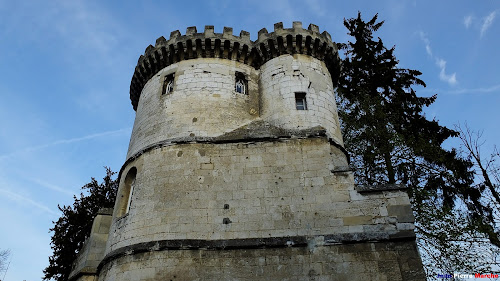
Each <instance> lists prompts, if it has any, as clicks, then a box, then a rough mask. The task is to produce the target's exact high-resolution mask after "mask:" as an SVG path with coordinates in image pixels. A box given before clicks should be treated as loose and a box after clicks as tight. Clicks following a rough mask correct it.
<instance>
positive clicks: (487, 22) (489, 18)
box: [481, 11, 497, 37]
mask: <svg viewBox="0 0 500 281" xmlns="http://www.w3.org/2000/svg"><path fill="white" fill-rule="evenodd" d="M496 14H497V11H493V12H491V13H490V14H489V15H488V16H486V17H484V19H483V25H482V26H481V37H483V35H484V33H485V32H486V30H488V28H490V26H491V24H492V23H493V20H494V19H495V16H496Z"/></svg>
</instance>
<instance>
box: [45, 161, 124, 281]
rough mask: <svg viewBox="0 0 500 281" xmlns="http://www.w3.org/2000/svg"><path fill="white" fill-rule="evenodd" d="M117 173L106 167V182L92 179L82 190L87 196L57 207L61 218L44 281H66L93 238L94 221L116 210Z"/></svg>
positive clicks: (53, 229)
mask: <svg viewBox="0 0 500 281" xmlns="http://www.w3.org/2000/svg"><path fill="white" fill-rule="evenodd" d="M114 174H115V173H114V172H112V171H111V169H109V168H107V167H106V176H105V177H104V178H103V182H101V183H98V182H97V181H96V179H95V178H92V179H91V181H90V183H87V184H86V185H84V186H83V187H82V190H84V191H85V192H86V193H87V194H84V193H80V197H79V198H77V197H76V196H74V199H75V202H74V203H73V206H62V207H61V206H58V208H59V210H60V211H61V212H62V216H61V217H60V218H59V219H58V220H57V221H56V222H53V223H54V227H53V228H51V229H50V231H53V233H54V234H53V236H52V238H51V248H52V250H53V254H52V256H50V257H49V266H47V268H45V269H44V271H43V272H44V274H45V276H44V278H43V279H44V280H49V279H51V278H53V279H55V280H57V281H65V280H67V279H68V276H69V274H70V272H71V266H72V263H73V261H74V260H75V259H76V256H77V254H78V252H79V251H80V249H81V248H82V246H83V243H84V242H85V239H87V237H88V236H89V235H90V230H91V229H92V223H93V221H94V217H95V216H96V215H97V212H98V210H99V209H100V208H113V206H114V202H115V198H116V192H117V190H118V182H117V179H112V177H113V175H114Z"/></svg>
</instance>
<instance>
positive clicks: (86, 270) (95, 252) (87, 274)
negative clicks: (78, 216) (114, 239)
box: [69, 209, 113, 281]
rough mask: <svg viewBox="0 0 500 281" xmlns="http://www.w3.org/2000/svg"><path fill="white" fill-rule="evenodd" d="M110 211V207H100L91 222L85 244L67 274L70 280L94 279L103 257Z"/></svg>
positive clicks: (85, 280)
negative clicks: (90, 228)
mask: <svg viewBox="0 0 500 281" xmlns="http://www.w3.org/2000/svg"><path fill="white" fill-rule="evenodd" d="M112 213H113V210H112V209H100V210H99V212H98V213H97V216H96V217H95V218H94V222H93V224H92V230H91V231H90V236H89V237H88V238H87V240H86V241H85V244H84V245H83V247H82V249H81V250H80V252H79V253H78V257H77V259H76V260H75V261H74V263H73V269H72V270H71V273H70V275H69V279H70V280H74V281H92V280H95V278H96V277H95V276H96V272H97V267H98V266H99V263H100V262H101V261H102V259H103V258H104V251H105V249H106V241H107V240H108V234H109V227H110V225H111V218H112V217H111V215H112Z"/></svg>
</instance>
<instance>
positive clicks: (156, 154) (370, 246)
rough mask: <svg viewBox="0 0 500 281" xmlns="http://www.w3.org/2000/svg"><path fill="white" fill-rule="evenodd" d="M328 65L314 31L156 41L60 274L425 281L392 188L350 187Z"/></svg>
mask: <svg viewBox="0 0 500 281" xmlns="http://www.w3.org/2000/svg"><path fill="white" fill-rule="evenodd" d="M339 71H340V60H339V57H338V53H337V48H336V45H335V43H333V42H332V39H331V37H330V34H328V33H327V32H326V31H325V32H323V33H320V32H319V28H318V27H317V26H315V25H312V24H311V25H309V28H308V29H303V28H302V24H301V23H300V22H294V23H293V27H292V28H289V29H285V28H283V24H282V23H277V24H275V25H274V32H271V33H269V32H267V30H266V29H262V30H261V31H259V35H258V39H257V40H256V41H251V40H250V36H249V33H248V32H245V31H242V32H241V33H240V35H239V36H234V35H233V32H232V28H227V27H225V28H224V32H223V33H222V34H217V33H214V28H213V26H206V27H205V30H204V32H203V33H198V32H197V30H196V28H195V27H190V28H188V29H187V31H186V34H185V35H181V34H180V32H179V31H174V32H172V33H171V35H170V39H169V40H166V39H165V38H163V37H160V38H159V39H158V40H157V41H156V44H155V46H154V47H153V46H149V47H148V48H147V49H146V52H145V54H144V55H143V56H141V57H140V58H139V62H138V64H137V67H136V68H135V72H134V75H133V77H132V82H131V86H130V98H131V100H132V106H133V108H134V110H136V111H137V112H136V119H135V123H134V128H133V132H132V136H131V139H130V145H129V150H128V153H127V160H126V161H125V164H124V165H123V167H122V168H121V170H120V174H119V181H120V186H119V191H118V196H117V201H116V204H115V207H114V210H112V211H111V210H103V211H102V212H100V214H99V215H98V217H97V218H96V220H95V222H94V229H93V231H92V234H91V236H90V238H89V241H87V243H86V246H85V247H84V249H82V251H81V254H80V256H79V258H78V260H77V261H76V262H75V266H74V270H73V272H72V274H71V278H70V279H73V280H102V281H107V280H425V277H424V274H423V270H422V264H421V261H420V258H419V255H418V252H417V249H416V244H415V234H414V231H413V227H414V225H413V216H412V211H411V207H410V204H409V200H408V196H407V194H406V193H405V192H404V191H402V190H401V189H403V187H401V186H394V185H391V186H371V187H367V186H355V184H354V180H353V175H352V173H351V171H350V170H349V168H348V156H347V153H346V151H345V149H344V148H343V142H342V136H341V133H340V127H339V121H338V116H337V108H336V104H335V85H336V81H337V78H338V75H339ZM111 214H112V215H111ZM92 239H93V240H92Z"/></svg>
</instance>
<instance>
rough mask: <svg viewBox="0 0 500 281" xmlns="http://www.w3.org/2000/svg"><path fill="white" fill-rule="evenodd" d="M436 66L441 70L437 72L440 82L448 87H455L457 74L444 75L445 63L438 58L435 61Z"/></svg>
mask: <svg viewBox="0 0 500 281" xmlns="http://www.w3.org/2000/svg"><path fill="white" fill-rule="evenodd" d="M436 64H437V66H438V67H439V68H440V69H441V71H440V72H439V79H441V81H444V82H447V83H448V84H450V85H452V86H453V85H456V84H457V74H456V73H453V74H451V75H450V74H446V61H445V60H443V59H440V58H437V59H436Z"/></svg>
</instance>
